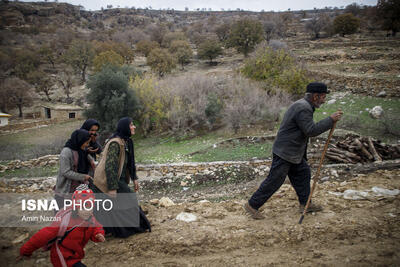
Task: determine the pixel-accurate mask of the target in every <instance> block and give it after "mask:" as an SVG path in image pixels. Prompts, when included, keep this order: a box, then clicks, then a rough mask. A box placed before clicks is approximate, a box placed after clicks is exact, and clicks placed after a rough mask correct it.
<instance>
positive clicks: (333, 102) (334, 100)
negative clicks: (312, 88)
mask: <svg viewBox="0 0 400 267" xmlns="http://www.w3.org/2000/svg"><path fill="white" fill-rule="evenodd" d="M335 102H336V99H331V100H329V101H328V102H326V103H327V104H328V105H332V104H335Z"/></svg>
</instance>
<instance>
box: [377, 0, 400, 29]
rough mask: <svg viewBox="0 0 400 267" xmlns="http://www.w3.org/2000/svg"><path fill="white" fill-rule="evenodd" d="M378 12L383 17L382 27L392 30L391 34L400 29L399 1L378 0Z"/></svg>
mask: <svg viewBox="0 0 400 267" xmlns="http://www.w3.org/2000/svg"><path fill="white" fill-rule="evenodd" d="M377 8H378V14H379V15H380V17H381V18H382V19H383V25H382V28H383V29H384V30H388V31H392V36H396V33H397V32H398V31H399V30H400V1H398V0H378V4H377Z"/></svg>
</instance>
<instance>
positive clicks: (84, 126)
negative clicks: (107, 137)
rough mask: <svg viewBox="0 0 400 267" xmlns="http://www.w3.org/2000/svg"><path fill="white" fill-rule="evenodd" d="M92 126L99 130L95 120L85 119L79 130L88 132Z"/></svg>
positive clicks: (98, 124)
mask: <svg viewBox="0 0 400 267" xmlns="http://www.w3.org/2000/svg"><path fill="white" fill-rule="evenodd" d="M93 125H97V127H99V129H100V123H99V122H98V121H97V120H95V119H87V120H86V121H85V122H84V123H83V124H82V127H81V129H85V130H86V131H90V128H92V126H93Z"/></svg>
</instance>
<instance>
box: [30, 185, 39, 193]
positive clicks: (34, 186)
mask: <svg viewBox="0 0 400 267" xmlns="http://www.w3.org/2000/svg"><path fill="white" fill-rule="evenodd" d="M29 189H30V190H32V191H36V190H38V189H39V186H38V185H37V184H33V185H31V186H30V187H29Z"/></svg>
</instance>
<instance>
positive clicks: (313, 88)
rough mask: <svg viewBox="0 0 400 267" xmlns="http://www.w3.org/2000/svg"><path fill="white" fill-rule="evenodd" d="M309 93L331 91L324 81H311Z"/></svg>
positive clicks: (308, 87)
mask: <svg viewBox="0 0 400 267" xmlns="http://www.w3.org/2000/svg"><path fill="white" fill-rule="evenodd" d="M306 92H307V93H319V94H329V93H330V91H329V90H328V87H327V86H326V84H324V83H309V84H308V85H307V91H306Z"/></svg>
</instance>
